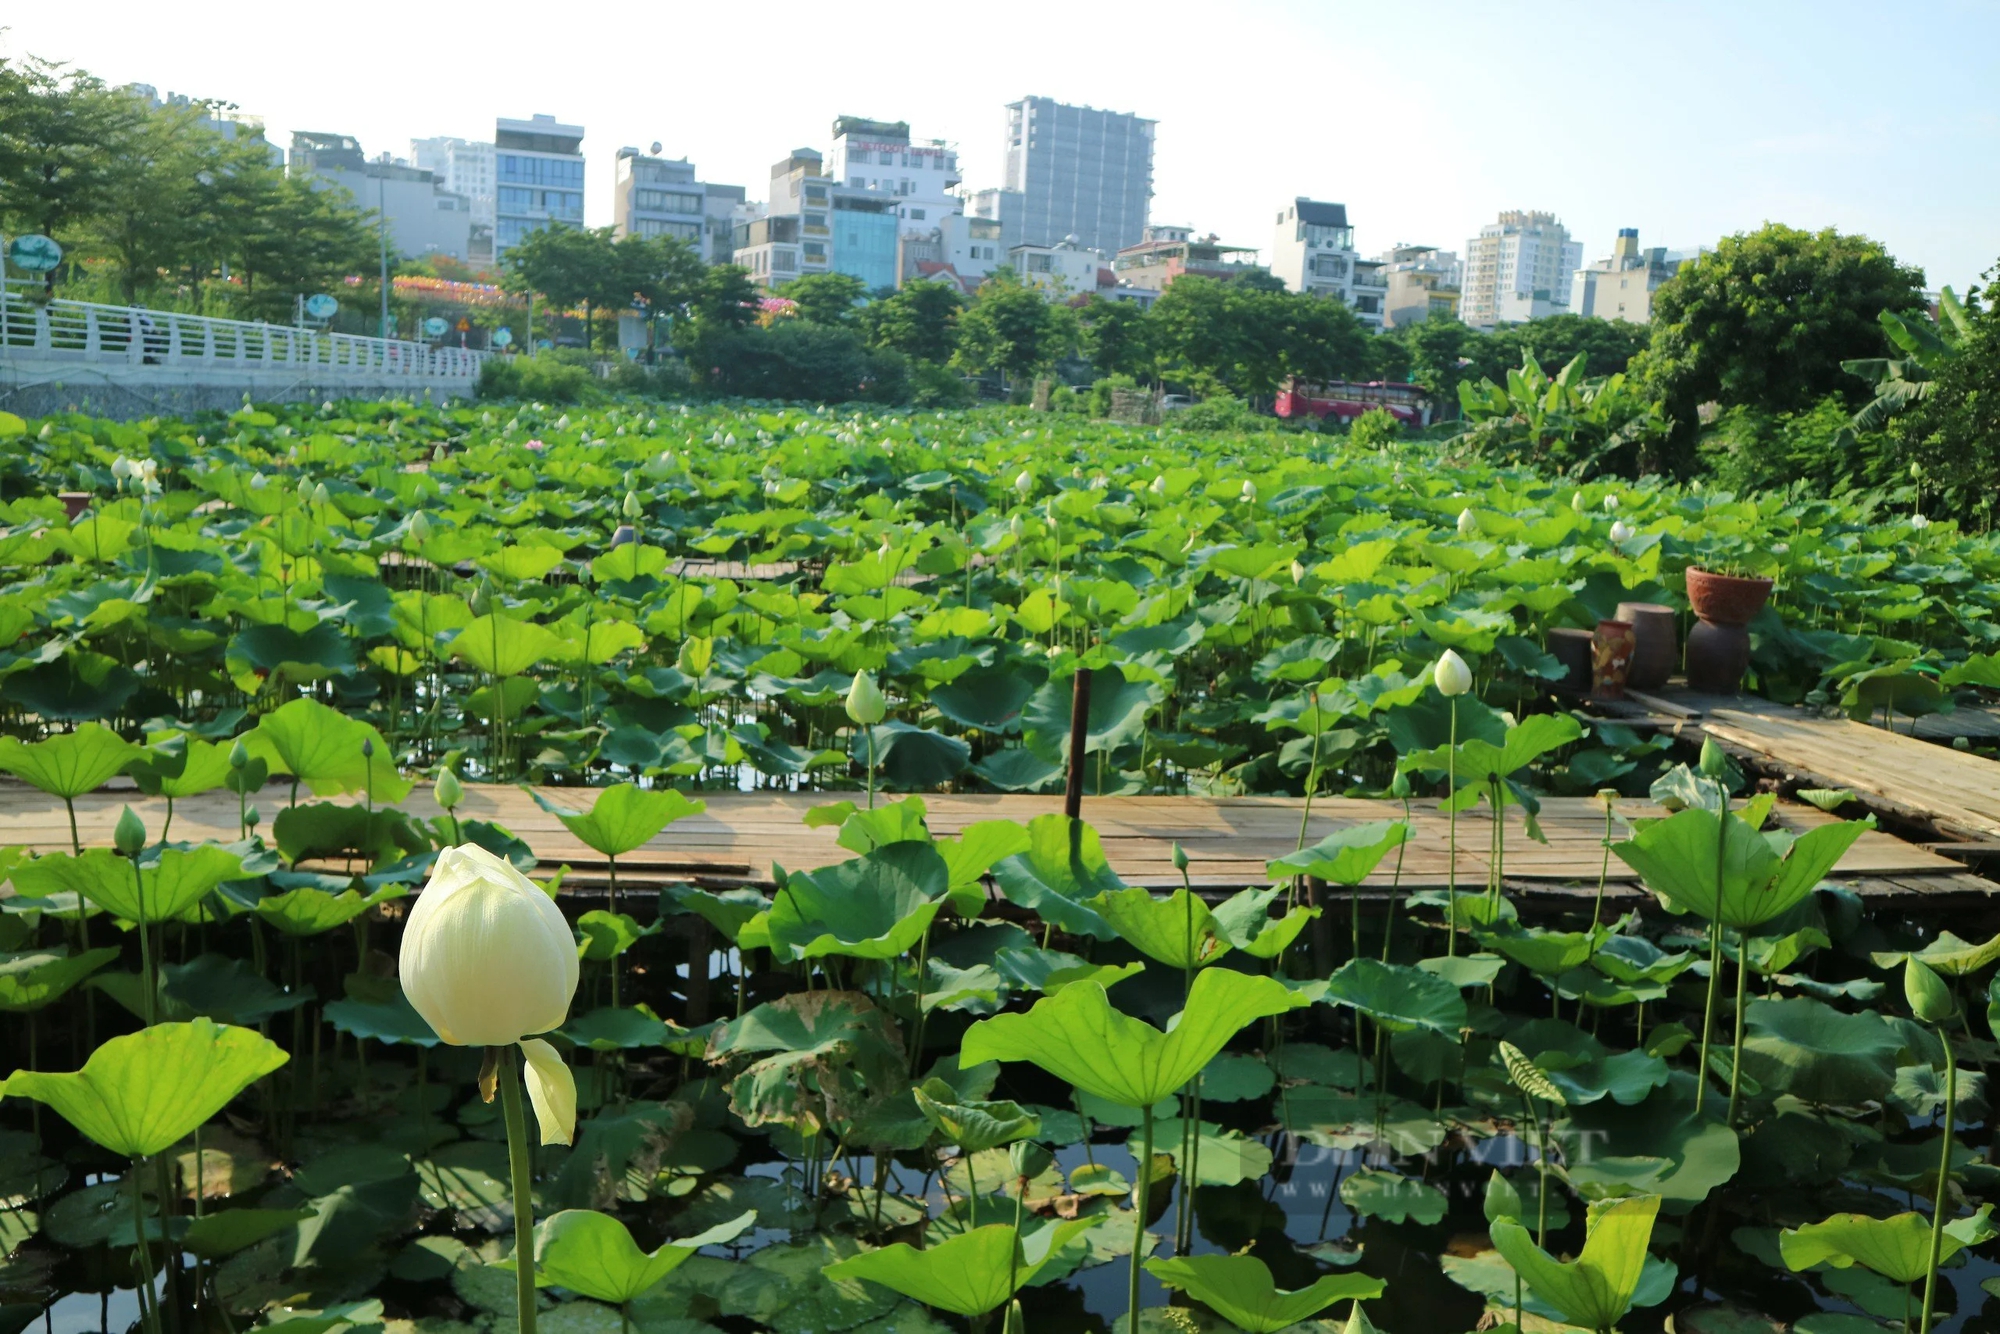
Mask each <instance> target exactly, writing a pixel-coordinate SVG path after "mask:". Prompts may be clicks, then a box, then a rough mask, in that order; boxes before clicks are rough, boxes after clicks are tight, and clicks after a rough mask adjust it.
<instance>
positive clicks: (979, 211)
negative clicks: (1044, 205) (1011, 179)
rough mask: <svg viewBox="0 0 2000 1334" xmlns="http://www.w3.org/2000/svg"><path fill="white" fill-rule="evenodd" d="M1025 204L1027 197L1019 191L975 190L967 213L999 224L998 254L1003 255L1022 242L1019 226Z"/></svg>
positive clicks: (1024, 215) (1024, 214) (1023, 216)
mask: <svg viewBox="0 0 2000 1334" xmlns="http://www.w3.org/2000/svg"><path fill="white" fill-rule="evenodd" d="M1026 202H1027V197H1026V196H1025V195H1023V194H1022V193H1021V192H1020V191H1019V190H1003V189H998V188H988V189H985V190H976V191H974V192H973V195H972V206H971V207H970V208H969V209H968V210H967V212H969V213H971V214H972V216H973V217H975V218H989V219H991V220H992V221H994V222H997V223H999V224H1000V253H1001V254H1002V255H1005V254H1006V253H1007V252H1008V251H1009V250H1012V249H1013V248H1014V247H1015V246H1017V245H1019V244H1021V241H1022V240H1023V237H1022V235H1021V224H1022V220H1023V219H1024V218H1025V217H1026Z"/></svg>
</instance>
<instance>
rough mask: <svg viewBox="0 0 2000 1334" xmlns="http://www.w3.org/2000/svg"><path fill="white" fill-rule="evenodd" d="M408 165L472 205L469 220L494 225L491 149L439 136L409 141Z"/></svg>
mask: <svg viewBox="0 0 2000 1334" xmlns="http://www.w3.org/2000/svg"><path fill="white" fill-rule="evenodd" d="M410 165H411V166H413V167H422V168H424V169H425V170H426V171H429V172H431V173H432V174H433V175H435V176H436V177H437V178H438V180H439V182H440V183H442V184H443V186H444V188H445V189H447V190H449V191H451V192H452V193H453V194H460V195H464V196H465V197H466V198H467V199H470V200H471V201H472V220H473V221H474V222H475V223H484V224H485V225H486V226H488V227H491V226H492V225H493V221H494V207H493V205H494V195H493V145H492V144H489V143H480V142H476V141H474V140H471V139H455V138H452V137H451V136H449V135H439V136H437V137H435V138H431V139H412V140H410Z"/></svg>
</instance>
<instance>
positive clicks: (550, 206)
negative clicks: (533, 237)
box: [493, 113, 584, 259]
mask: <svg viewBox="0 0 2000 1334" xmlns="http://www.w3.org/2000/svg"><path fill="white" fill-rule="evenodd" d="M493 154H494V157H493V182H494V227H493V250H494V258H495V259H498V258H500V257H502V256H504V255H505V254H506V253H507V250H508V248H509V247H511V246H513V245H514V244H515V243H517V242H518V241H520V239H521V238H522V237H524V236H526V235H527V234H528V233H529V232H534V231H540V230H541V229H542V228H544V227H581V226H582V225H583V175H584V172H583V126H581V125H565V124H563V123H562V122H560V121H558V120H557V119H556V118H555V117H554V116H547V115H541V114H539V113H538V114H536V115H534V116H531V117H529V118H528V119H527V120H508V119H505V118H504V117H503V118H501V119H498V120H496V121H495V122H494V124H493Z"/></svg>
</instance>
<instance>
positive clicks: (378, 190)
mask: <svg viewBox="0 0 2000 1334" xmlns="http://www.w3.org/2000/svg"><path fill="white" fill-rule="evenodd" d="M381 165H382V174H381V175H380V176H377V177H376V178H375V235H376V237H377V238H378V239H379V240H380V241H381V244H382V327H381V329H380V333H381V335H382V337H384V338H387V337H388V336H389V209H388V203H387V199H388V190H389V186H388V180H389V166H388V164H387V163H383V164H381Z"/></svg>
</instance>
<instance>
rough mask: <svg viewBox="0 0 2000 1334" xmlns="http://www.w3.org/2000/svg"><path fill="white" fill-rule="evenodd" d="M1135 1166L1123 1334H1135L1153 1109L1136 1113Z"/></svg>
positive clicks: (1148, 1196)
mask: <svg viewBox="0 0 2000 1334" xmlns="http://www.w3.org/2000/svg"><path fill="white" fill-rule="evenodd" d="M1139 1126H1140V1130H1139V1148H1140V1152H1139V1163H1138V1169H1139V1170H1138V1171H1137V1172H1135V1173H1133V1178H1134V1179H1133V1182H1132V1274H1131V1283H1130V1290H1129V1292H1128V1294H1127V1297H1128V1301H1129V1303H1130V1308H1129V1310H1128V1312H1127V1314H1126V1317H1125V1330H1126V1334H1139V1265H1140V1261H1141V1260H1143V1259H1144V1258H1145V1254H1146V1205H1147V1202H1148V1201H1149V1200H1150V1199H1151V1198H1152V1193H1153V1183H1152V1181H1151V1180H1150V1179H1149V1178H1151V1176H1152V1174H1153V1109H1152V1107H1151V1106H1147V1107H1144V1108H1141V1109H1140V1112H1139Z"/></svg>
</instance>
